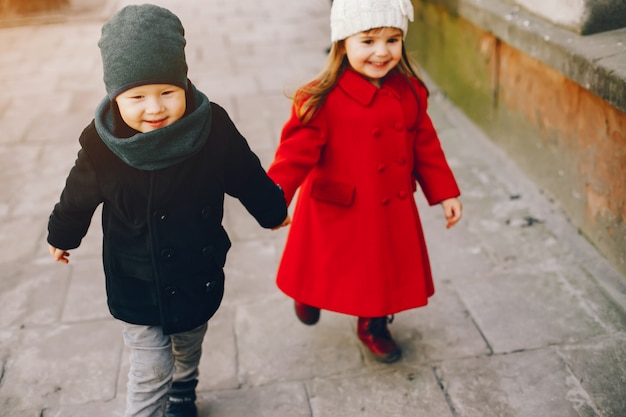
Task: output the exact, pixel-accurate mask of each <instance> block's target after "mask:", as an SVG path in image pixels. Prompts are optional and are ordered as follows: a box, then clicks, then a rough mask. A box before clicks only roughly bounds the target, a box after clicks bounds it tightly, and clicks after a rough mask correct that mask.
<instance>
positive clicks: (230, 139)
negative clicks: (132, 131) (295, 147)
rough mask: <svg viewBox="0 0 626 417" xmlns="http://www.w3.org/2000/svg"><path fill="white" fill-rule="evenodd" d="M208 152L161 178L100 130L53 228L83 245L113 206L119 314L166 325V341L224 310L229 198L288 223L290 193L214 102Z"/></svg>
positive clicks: (109, 285) (112, 271) (111, 282)
mask: <svg viewBox="0 0 626 417" xmlns="http://www.w3.org/2000/svg"><path fill="white" fill-rule="evenodd" d="M211 111H212V125H211V132H210V135H209V138H208V140H207V142H206V144H205V145H204V147H203V148H202V149H201V150H200V151H199V152H198V153H196V154H195V155H193V156H191V157H190V158H189V159H187V160H185V161H183V162H181V163H178V164H176V165H173V166H170V167H167V168H163V169H158V170H155V171H143V170H139V169H136V168H133V167H131V166H129V165H127V164H126V163H124V162H123V161H122V160H121V159H119V158H118V157H117V156H116V155H115V154H113V153H112V152H111V151H110V150H109V148H108V147H107V146H106V145H105V144H104V142H103V141H102V139H101V138H100V136H99V135H98V133H97V132H96V129H95V126H94V123H93V122H92V123H91V124H90V125H89V126H88V127H87V128H86V129H85V130H84V131H83V133H82V135H81V137H80V144H81V146H82V149H81V150H80V152H79V153H78V159H77V160H76V163H75V166H74V167H73V168H72V170H71V171H70V174H69V176H68V178H67V183H66V186H65V189H64V190H63V193H62V194H61V198H60V201H59V203H57V204H56V206H55V207H54V211H53V212H52V214H51V216H50V221H49V224H48V232H49V233H48V242H49V243H50V244H51V245H52V246H54V247H56V248H59V249H64V250H69V249H74V248H76V247H78V246H79V245H80V242H81V240H82V238H83V237H84V236H85V234H86V233H87V229H88V227H89V223H90V221H91V217H92V215H93V213H94V210H95V209H96V208H97V206H98V205H99V204H100V203H103V211H102V228H103V264H104V271H105V275H106V290H107V299H108V305H109V309H110V311H111V314H112V315H113V316H114V317H116V318H118V319H120V320H123V321H126V322H129V323H134V324H143V325H160V326H162V327H163V332H164V333H165V334H171V333H178V332H182V331H186V330H190V329H193V328H194V327H197V326H199V325H201V324H203V323H204V322H206V321H207V320H208V319H209V318H210V317H211V316H212V315H213V314H214V313H215V311H216V310H217V308H218V307H219V304H220V302H221V299H222V296H223V293H224V273H223V267H224V263H225V261H226V253H227V251H228V249H229V248H230V240H229V239H228V236H227V234H226V232H225V231H224V229H223V227H222V225H221V222H222V217H223V213H224V194H225V193H226V194H229V195H231V196H233V197H236V198H238V199H239V200H240V201H241V202H242V203H243V205H244V206H245V207H246V209H247V210H248V211H249V212H250V213H251V214H252V215H253V216H254V217H255V218H256V220H257V221H258V222H259V224H260V225H261V226H263V227H265V228H271V227H275V226H278V225H279V224H281V223H282V221H283V220H284V218H285V217H286V215H287V208H286V204H285V199H284V197H283V194H282V191H281V190H280V189H279V188H278V187H277V186H276V185H275V184H274V183H273V182H272V180H271V179H270V178H269V177H267V175H266V174H265V171H264V170H263V168H262V167H261V164H260V162H259V159H258V158H257V156H256V155H255V154H254V153H253V152H252V151H251V150H250V148H249V147H248V144H247V143H246V140H245V139H244V138H243V137H242V136H241V134H240V133H239V132H238V131H237V129H236V128H235V126H234V124H233V123H232V121H231V120H230V118H229V117H228V115H227V113H226V111H224V109H222V108H221V107H219V106H218V105H216V104H214V103H211Z"/></svg>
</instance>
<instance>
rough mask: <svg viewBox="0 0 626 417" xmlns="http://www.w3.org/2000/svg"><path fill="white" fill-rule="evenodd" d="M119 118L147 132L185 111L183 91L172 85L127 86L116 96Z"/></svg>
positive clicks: (172, 119)
mask: <svg viewBox="0 0 626 417" xmlns="http://www.w3.org/2000/svg"><path fill="white" fill-rule="evenodd" d="M115 102H116V103H117V106H118V107H119V109H120V115H121V116H122V120H124V122H125V123H126V124H127V125H128V126H130V127H131V128H133V129H135V130H137V131H139V132H141V133H146V132H149V131H151V130H156V129H160V128H162V127H165V126H169V125H171V124H172V123H174V122H176V121H177V120H179V119H180V118H181V117H183V115H184V114H185V108H186V101H185V90H183V89H182V88H180V87H177V86H175V85H171V84H147V85H140V86H139V87H134V88H130V89H128V90H126V91H124V92H123V93H121V94H120V95H119V96H117V97H116V98H115Z"/></svg>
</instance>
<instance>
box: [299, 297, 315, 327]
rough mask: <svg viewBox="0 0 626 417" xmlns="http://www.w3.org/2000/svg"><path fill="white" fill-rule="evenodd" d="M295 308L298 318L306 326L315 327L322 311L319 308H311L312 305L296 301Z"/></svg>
mask: <svg viewBox="0 0 626 417" xmlns="http://www.w3.org/2000/svg"><path fill="white" fill-rule="evenodd" d="M294 308H295V310H296V316H298V319H300V321H301V322H302V323H304V324H308V325H309V326H310V325H313V324H315V323H317V322H318V321H319V319H320V309H319V308H317V307H311V306H310V305H307V304H303V303H300V302H298V301H295V303H294Z"/></svg>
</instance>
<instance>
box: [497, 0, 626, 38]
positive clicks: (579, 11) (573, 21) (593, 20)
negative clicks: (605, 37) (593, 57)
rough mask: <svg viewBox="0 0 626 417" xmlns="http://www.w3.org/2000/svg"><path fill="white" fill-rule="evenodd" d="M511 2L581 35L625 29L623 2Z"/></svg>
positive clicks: (588, 0) (576, 0)
mask: <svg viewBox="0 0 626 417" xmlns="http://www.w3.org/2000/svg"><path fill="white" fill-rule="evenodd" d="M509 1H511V2H512V3H516V4H518V5H520V6H521V7H523V8H525V9H526V10H528V11H530V12H532V13H534V14H536V15H537V16H541V17H542V18H544V19H546V20H548V21H550V22H552V23H554V24H557V25H560V26H562V27H564V28H567V29H569V30H572V31H574V32H575V33H579V34H581V35H589V34H592V33H598V32H604V31H607V30H613V29H618V28H623V27H626V2H625V1H623V0H509Z"/></svg>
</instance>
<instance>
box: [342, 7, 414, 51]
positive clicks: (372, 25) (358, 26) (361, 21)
mask: <svg viewBox="0 0 626 417" xmlns="http://www.w3.org/2000/svg"><path fill="white" fill-rule="evenodd" d="M409 20H410V21H411V22H412V21H413V4H411V0H333V5H332V7H331V9H330V38H331V41H332V42H337V41H340V40H342V39H345V38H347V37H348V36H351V35H354V34H356V33H359V32H364V31H367V30H370V29H376V28H382V27H392V28H398V29H400V30H402V33H403V35H404V36H406V32H407V29H408V26H409Z"/></svg>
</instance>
